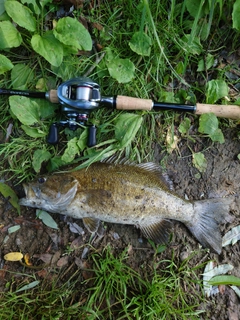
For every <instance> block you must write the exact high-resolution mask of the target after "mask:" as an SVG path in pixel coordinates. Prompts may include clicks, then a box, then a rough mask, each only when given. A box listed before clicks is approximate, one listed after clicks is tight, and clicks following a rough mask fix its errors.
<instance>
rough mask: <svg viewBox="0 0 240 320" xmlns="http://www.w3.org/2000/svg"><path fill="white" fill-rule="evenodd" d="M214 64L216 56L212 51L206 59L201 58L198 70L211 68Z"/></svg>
mask: <svg viewBox="0 0 240 320" xmlns="http://www.w3.org/2000/svg"><path fill="white" fill-rule="evenodd" d="M213 64H214V56H213V55H212V54H211V53H208V54H207V57H206V60H205V59H201V60H199V62H198V68H197V71H199V72H200V71H205V70H208V69H210V68H211V67H212V66H213Z"/></svg>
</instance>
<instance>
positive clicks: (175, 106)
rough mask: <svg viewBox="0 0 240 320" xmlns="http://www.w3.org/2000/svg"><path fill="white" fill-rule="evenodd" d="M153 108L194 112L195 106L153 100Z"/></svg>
mask: <svg viewBox="0 0 240 320" xmlns="http://www.w3.org/2000/svg"><path fill="white" fill-rule="evenodd" d="M153 109H154V110H156V111H159V110H174V111H185V112H195V111H196V106H193V105H187V104H177V103H167V102H153Z"/></svg>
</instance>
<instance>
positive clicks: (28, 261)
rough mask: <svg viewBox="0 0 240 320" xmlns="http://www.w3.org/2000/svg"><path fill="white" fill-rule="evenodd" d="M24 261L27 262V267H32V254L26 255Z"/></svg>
mask: <svg viewBox="0 0 240 320" xmlns="http://www.w3.org/2000/svg"><path fill="white" fill-rule="evenodd" d="M24 261H25V263H26V265H27V266H32V262H31V261H30V254H29V253H26V254H25V255H24Z"/></svg>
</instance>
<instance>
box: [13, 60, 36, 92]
mask: <svg viewBox="0 0 240 320" xmlns="http://www.w3.org/2000/svg"><path fill="white" fill-rule="evenodd" d="M33 78H34V76H33V71H32V69H31V68H29V66H28V65H26V64H23V63H19V64H16V65H15V66H14V67H13V68H12V71H11V82H12V87H13V89H19V90H26V89H27V84H28V83H29V82H31V81H32V80H33Z"/></svg>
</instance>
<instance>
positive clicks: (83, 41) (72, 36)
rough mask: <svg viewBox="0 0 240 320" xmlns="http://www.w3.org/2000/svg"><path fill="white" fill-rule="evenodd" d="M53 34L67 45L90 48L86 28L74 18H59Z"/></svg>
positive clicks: (89, 39) (90, 43) (84, 48)
mask: <svg viewBox="0 0 240 320" xmlns="http://www.w3.org/2000/svg"><path fill="white" fill-rule="evenodd" d="M53 33H54V36H55V37H56V38H57V39H58V40H59V41H60V42H62V43H64V44H65V45H67V46H71V47H76V48H78V49H79V50H91V49H92V39H91V36H90V34H89V32H88V31H87V29H86V28H85V27H84V26H83V25H82V24H81V23H80V22H79V21H78V20H77V19H74V18H70V17H66V18H62V19H59V20H58V22H57V25H56V27H55V29H54V30H53Z"/></svg>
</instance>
